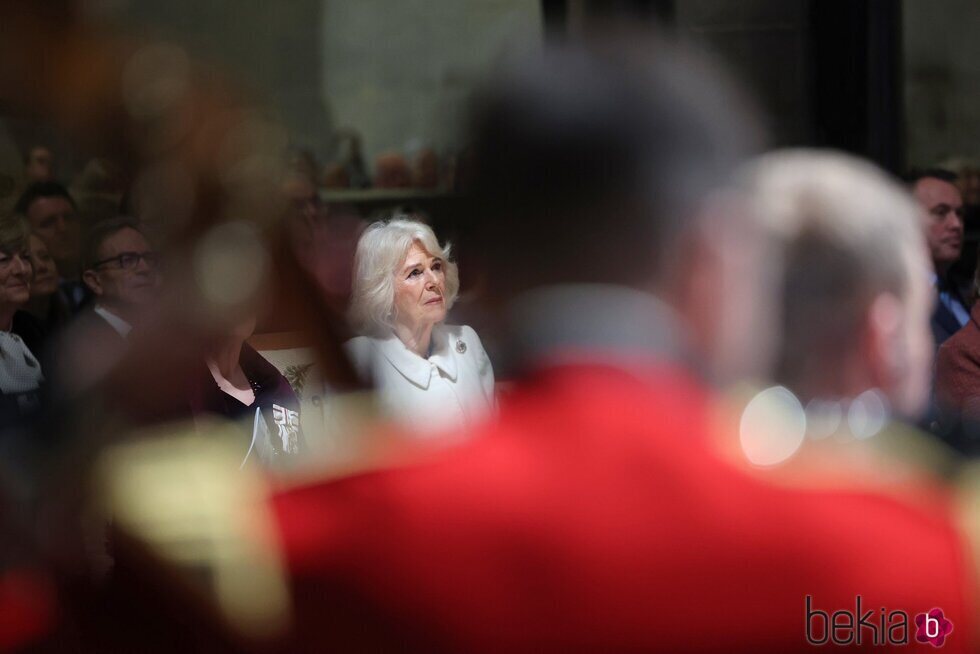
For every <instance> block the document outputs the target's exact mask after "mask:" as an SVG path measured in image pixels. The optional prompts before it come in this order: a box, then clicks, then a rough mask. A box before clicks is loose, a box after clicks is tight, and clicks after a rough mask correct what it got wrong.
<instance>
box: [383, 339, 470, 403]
mask: <svg viewBox="0 0 980 654" xmlns="http://www.w3.org/2000/svg"><path fill="white" fill-rule="evenodd" d="M453 340H454V339H453V338H452V337H451V336H450V334H449V331H448V330H447V329H446V328H445V327H444V326H443V325H436V326H435V327H433V328H432V354H431V355H429V358H428V359H423V358H422V357H420V356H419V355H417V354H415V353H414V352H412V351H411V350H409V349H408V348H407V347H405V344H404V343H402V342H401V340H400V339H399V338H398V337H397V336H395V335H394V334H391V335H390V336H388V337H387V338H379V339H378V348H379V349H380V350H381V353H382V354H383V355H384V357H385V358H386V359H387V360H388V362H389V363H391V365H392V366H394V367H395V370H397V371H398V372H400V373H401V374H402V375H403V376H404V377H405V378H406V379H408V380H409V381H410V382H412V383H413V384H415V385H416V386H418V387H420V388H423V389H427V388H429V380H430V379H431V377H432V371H433V369H435V368H439V369H440V370H442V372H443V373H445V375H446V376H447V377H449V378H450V379H451V380H453V381H456V357H455V355H454V354H453V347H455V343H452V342H451V341H453Z"/></svg>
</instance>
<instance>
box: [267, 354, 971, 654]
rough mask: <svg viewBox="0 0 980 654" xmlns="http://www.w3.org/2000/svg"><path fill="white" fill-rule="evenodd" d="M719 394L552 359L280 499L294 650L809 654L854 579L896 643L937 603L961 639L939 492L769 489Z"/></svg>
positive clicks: (844, 603)
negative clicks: (492, 404)
mask: <svg viewBox="0 0 980 654" xmlns="http://www.w3.org/2000/svg"><path fill="white" fill-rule="evenodd" d="M711 409H712V403H711V401H710V396H709V395H708V394H707V393H706V392H705V391H704V390H703V389H702V388H701V387H700V386H699V385H698V384H697V383H696V382H695V381H694V380H693V379H692V378H690V377H689V376H688V375H687V374H686V373H683V372H681V371H679V370H677V369H669V368H659V369H651V370H647V371H646V372H645V373H644V374H643V376H642V378H641V377H640V376H637V375H634V374H630V373H628V372H625V371H623V370H619V369H613V368H609V367H602V366H563V367H555V368H551V369H547V370H544V371H541V372H539V373H538V374H537V375H536V376H534V377H533V378H531V379H529V380H527V381H525V382H523V383H522V384H521V385H520V386H519V387H518V389H517V390H516V392H515V394H514V397H512V398H511V401H510V402H508V403H506V404H504V406H503V407H502V408H501V414H500V416H499V419H497V420H496V421H495V422H493V423H490V424H487V425H486V426H485V427H483V428H482V431H480V432H479V433H477V434H476V437H475V438H474V439H473V440H472V441H471V442H470V443H468V444H467V445H465V446H462V447H460V448H459V449H457V450H454V451H452V452H450V453H448V454H444V455H442V456H440V457H439V458H437V459H433V460H431V461H430V462H428V463H422V464H417V465H412V466H409V467H404V468H400V469H393V470H387V471H379V472H373V473H368V474H363V475H360V476H357V477H353V478H348V479H345V480H341V481H335V482H328V483H320V484H316V485H310V486H306V487H302V488H296V489H292V490H289V491H286V492H283V493H281V494H279V495H278V496H276V497H275V498H274V499H273V508H274V511H275V514H276V517H277V518H276V519H277V521H278V528H279V532H280V537H281V542H282V545H283V547H284V550H285V554H286V557H287V563H288V567H289V571H290V574H291V576H292V579H293V582H292V583H293V594H294V599H295V602H296V607H295V609H296V626H295V633H294V637H295V640H294V642H291V643H290V644H289V645H288V646H287V649H289V650H291V651H350V650H363V649H368V648H377V647H386V648H395V649H399V650H405V649H409V650H412V651H439V650H453V651H466V652H504V651H532V650H533V651H555V652H567V651H584V650H590V651H633V650H648V651H663V652H704V651H712V652H794V651H799V652H812V651H814V650H813V648H812V646H811V645H809V644H808V643H807V635H808V625H809V628H810V636H811V638H813V639H818V640H819V639H820V638H822V637H823V636H824V635H825V634H824V632H823V631H822V626H821V625H822V620H823V618H822V617H821V616H820V614H819V613H818V612H825V613H826V614H827V615H828V616H830V615H831V614H832V613H833V612H835V611H839V610H849V611H850V612H852V613H853V612H854V611H855V608H856V606H855V604H856V601H857V596H858V595H860V596H861V606H862V608H861V613H865V612H866V611H869V610H870V611H873V614H872V617H871V620H872V621H873V622H874V623H875V624H876V625H878V624H879V623H880V621H881V618H882V614H881V612H880V611H879V609H881V608H884V609H885V611H886V614H887V613H888V612H891V611H896V610H901V611H905V612H906V614H907V615H908V627H909V628H908V633H907V639H908V641H909V642H910V645H909V646H908V647H906V648H903V649H902V650H901V651H932V646H931V645H927V644H920V643H916V641H915V633H916V625H915V623H914V616H915V615H916V614H918V613H922V612H926V611H929V610H930V609H932V608H934V607H939V608H941V609H942V611H943V612H944V615H945V617H946V618H948V619H949V620H950V621H951V622H952V624H953V625H954V631H953V633H952V634H950V635H949V637H948V638H947V640H946V641H945V647H944V650H945V651H947V652H966V651H972V650H971V649H969V648H970V645H972V643H971V641H970V636H971V632H972V631H973V630H975V629H976V626H977V619H978V607H977V605H976V603H975V600H976V598H975V597H974V595H973V592H974V590H975V586H974V583H975V577H974V573H975V570H974V568H973V561H971V559H970V557H969V555H968V553H967V547H966V544H965V541H964V539H963V538H962V537H961V534H960V533H959V532H958V531H957V529H956V528H955V527H954V519H953V516H952V513H951V511H950V506H951V504H950V502H949V497H948V496H947V495H946V494H945V491H944V490H943V489H942V488H940V487H930V486H927V485H924V486H923V487H922V488H920V489H918V493H917V495H918V501H917V502H916V504H915V505H914V506H913V505H911V504H906V503H904V502H903V501H902V500H900V499H898V498H897V497H892V496H889V495H888V494H885V493H878V492H873V491H869V490H866V489H865V490H857V489H848V488H842V487H819V488H818V487H810V488H805V487H791V486H787V485H776V484H774V483H771V482H770V481H767V480H766V479H764V478H761V477H759V476H758V475H752V474H749V473H747V472H745V471H744V470H741V469H739V468H737V467H736V466H734V465H732V464H730V463H728V462H726V461H725V460H723V459H722V458H721V457H720V456H719V455H717V454H716V450H715V448H714V447H713V446H712V445H711V444H710V443H709V438H708V436H709V434H710V433H711V430H712V423H711V416H712V415H713V413H712V411H711ZM911 490H916V489H911ZM807 596H810V605H809V606H810V611H811V613H810V619H809V620H808V619H807V603H806V601H807V600H806V598H807ZM860 617H861V616H856V617H855V618H853V620H854V621H857V620H858V619H859V618H860ZM865 617H867V616H865ZM838 619H839V620H840V621H841V622H843V621H844V620H845V617H844V616H843V615H841V616H840V617H839V618H838ZM895 620H896V622H897V621H898V617H896V618H895ZM887 624H891V622H888V623H887ZM887 624H886V626H887ZM858 631H860V633H861V638H862V643H863V645H864V646H865V647H870V646H872V645H873V644H874V643H873V642H872V639H873V637H874V636H875V634H874V633H873V631H872V630H871V629H870V628H868V627H864V628H863V629H860V630H858ZM837 635H839V636H840V637H841V638H842V639H843V638H844V637H845V636H846V633H845V630H844V629H841V630H840V631H839V632H838V634H837ZM852 635H854V632H853V630H852ZM893 635H894V636H895V637H896V638H898V637H900V636H901V633H900V631H896V632H894V633H893ZM880 638H882V639H884V638H885V634H884V633H881V634H880ZM828 647H829V649H830V650H832V651H836V647H834V646H833V645H832V644H830V645H828Z"/></svg>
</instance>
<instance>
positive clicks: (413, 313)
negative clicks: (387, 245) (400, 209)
mask: <svg viewBox="0 0 980 654" xmlns="http://www.w3.org/2000/svg"><path fill="white" fill-rule="evenodd" d="M444 265H445V264H444V262H443V260H442V259H440V258H438V257H433V256H432V255H430V254H429V253H428V252H426V251H425V250H424V249H422V247H421V246H420V245H419V244H418V243H413V244H412V247H411V248H409V250H408V254H406V255H405V259H404V261H403V262H402V266H401V268H399V269H397V270H396V271H395V323H396V324H398V325H401V326H403V327H408V328H409V329H417V328H419V327H422V326H425V325H434V324H436V323H438V322H442V321H443V320H445V319H446V274H445V271H444V270H443V267H444Z"/></svg>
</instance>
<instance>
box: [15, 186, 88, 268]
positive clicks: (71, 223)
mask: <svg viewBox="0 0 980 654" xmlns="http://www.w3.org/2000/svg"><path fill="white" fill-rule="evenodd" d="M16 211H17V213H19V214H21V215H22V216H25V217H26V218H27V221H28V222H29V223H30V226H31V231H32V232H34V233H35V234H37V235H38V236H39V237H40V238H41V240H42V241H44V244H45V245H47V246H48V252H49V253H50V254H51V257H52V258H53V259H54V260H55V261H56V262H57V263H58V268H59V270H61V272H62V274H66V273H68V272H69V271H71V270H73V269H76V268H77V266H78V261H79V257H80V254H81V252H80V249H81V240H80V239H81V229H80V226H79V222H78V215H77V214H76V211H75V201H74V200H73V199H72V197H71V195H69V193H68V190H67V189H66V188H65V187H64V186H62V185H61V184H59V183H57V182H35V183H34V184H31V185H30V186H28V187H27V189H26V190H25V191H24V193H23V194H22V195H21V196H20V199H19V200H18V201H17V207H16Z"/></svg>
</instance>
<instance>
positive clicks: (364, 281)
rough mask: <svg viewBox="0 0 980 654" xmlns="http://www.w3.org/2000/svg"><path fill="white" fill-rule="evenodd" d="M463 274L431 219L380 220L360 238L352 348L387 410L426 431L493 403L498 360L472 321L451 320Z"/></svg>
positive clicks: (474, 415)
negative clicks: (468, 324)
mask: <svg viewBox="0 0 980 654" xmlns="http://www.w3.org/2000/svg"><path fill="white" fill-rule="evenodd" d="M458 292H459V273H458V269H457V267H456V264H455V262H453V261H452V260H451V259H450V252H449V246H448V245H447V246H445V247H444V246H442V245H440V244H439V241H438V240H437V239H436V236H435V234H434V233H433V232H432V229H430V228H429V227H428V226H427V225H424V224H422V223H420V222H416V221H413V220H408V219H403V218H396V219H394V220H391V221H388V222H376V223H374V224H372V225H371V226H370V227H368V228H367V230H366V231H365V232H364V234H363V235H362V236H361V240H360V241H359V242H358V244H357V252H356V254H355V258H354V277H353V291H352V298H351V309H350V313H351V321H352V322H353V324H354V329H355V330H356V331H358V332H359V333H360V334H362V335H361V336H358V337H357V338H354V339H352V340H351V341H350V342H349V343H348V352H349V354H350V356H351V359H352V360H353V362H354V365H355V367H356V368H358V369H359V371H360V372H361V374H362V375H363V376H364V377H366V378H368V379H370V380H372V381H373V382H374V383H375V384H376V387H377V392H378V395H379V399H380V403H381V406H382V408H383V409H384V410H385V411H386V413H387V414H388V415H390V416H392V417H394V418H396V419H399V420H403V421H405V422H407V423H409V424H411V425H412V426H413V427H415V428H417V429H418V430H421V429H423V428H424V429H425V433H431V431H433V430H434V431H438V429H439V428H440V427H446V426H450V425H462V424H468V423H473V422H474V421H476V420H478V419H479V418H481V417H483V416H485V415H486V414H487V413H488V411H489V410H490V409H491V408H492V407H493V404H494V394H493V385H494V379H493V367H492V366H491V365H490V359H489V358H488V357H487V353H486V352H485V351H484V350H483V345H482V343H481V342H480V338H479V337H478V336H477V335H476V332H475V331H473V329H471V328H470V327H466V326H455V325H446V324H445V323H444V321H445V320H446V314H447V312H448V311H449V309H450V308H452V305H453V302H455V300H456V295H457V293H458Z"/></svg>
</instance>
